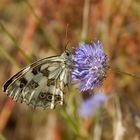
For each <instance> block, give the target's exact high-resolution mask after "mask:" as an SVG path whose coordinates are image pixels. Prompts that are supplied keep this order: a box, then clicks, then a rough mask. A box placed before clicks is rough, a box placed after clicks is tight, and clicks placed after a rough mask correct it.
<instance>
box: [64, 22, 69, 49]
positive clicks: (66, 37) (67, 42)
mask: <svg viewBox="0 0 140 140" xmlns="http://www.w3.org/2000/svg"><path fill="white" fill-rule="evenodd" d="M68 28H69V24H67V26H66V33H65V44H66V45H65V50H66V49H67V46H68V44H69V41H68V40H67V39H68Z"/></svg>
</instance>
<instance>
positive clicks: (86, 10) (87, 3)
mask: <svg viewBox="0 0 140 140" xmlns="http://www.w3.org/2000/svg"><path fill="white" fill-rule="evenodd" d="M89 8H90V0H85V3H84V10H83V22H82V23H83V25H82V33H81V40H82V41H85V40H86V38H87V33H88V20H89V19H88V18H89Z"/></svg>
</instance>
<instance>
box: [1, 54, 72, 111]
mask: <svg viewBox="0 0 140 140" xmlns="http://www.w3.org/2000/svg"><path fill="white" fill-rule="evenodd" d="M70 65H71V54H70V52H68V51H65V52H64V53H63V54H62V55H60V56H55V57H50V58H44V59H41V60H39V61H36V62H35V63H33V64H31V65H29V66H27V67H25V68H23V69H22V70H21V71H19V72H18V73H17V74H15V75H14V76H13V77H11V78H10V79H9V80H8V81H7V82H6V83H5V84H4V86H3V91H4V92H6V94H7V95H8V96H9V97H11V98H12V99H13V100H15V101H20V102H25V103H26V104H28V105H30V104H31V105H32V106H33V107H34V108H36V107H42V108H44V109H45V108H51V109H53V108H54V107H55V106H56V105H58V104H59V105H62V104H63V93H64V88H65V87H66V86H67V85H68V84H69V83H70V75H71V72H70V68H69V66H70Z"/></svg>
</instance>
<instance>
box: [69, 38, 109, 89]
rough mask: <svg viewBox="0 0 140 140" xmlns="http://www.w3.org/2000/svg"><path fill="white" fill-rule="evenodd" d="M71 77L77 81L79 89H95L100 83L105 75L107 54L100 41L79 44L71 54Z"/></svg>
mask: <svg viewBox="0 0 140 140" xmlns="http://www.w3.org/2000/svg"><path fill="white" fill-rule="evenodd" d="M73 61H74V69H73V73H72V79H73V80H76V81H77V84H78V86H79V88H80V90H81V91H86V90H89V89H90V90H91V89H95V88H96V87H99V86H101V85H102V82H103V80H104V79H105V78H106V75H107V69H108V65H107V55H106V54H105V53H104V50H103V47H102V43H101V42H99V41H98V42H97V43H94V42H93V43H92V44H80V45H79V47H78V48H76V50H75V54H74V55H73Z"/></svg>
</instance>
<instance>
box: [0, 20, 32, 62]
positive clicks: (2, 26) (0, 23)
mask: <svg viewBox="0 0 140 140" xmlns="http://www.w3.org/2000/svg"><path fill="white" fill-rule="evenodd" d="M0 28H1V29H2V30H3V31H4V32H5V33H6V34H7V36H8V37H9V38H10V39H11V40H12V41H13V43H14V44H15V47H16V49H17V50H19V52H20V53H21V55H22V56H23V58H24V59H25V61H26V62H27V63H30V62H31V59H30V58H29V57H28V56H27V55H26V54H25V52H24V51H23V50H22V49H21V47H20V46H19V44H18V43H17V40H16V39H15V37H14V36H13V35H12V34H11V33H10V32H9V31H8V30H7V28H6V27H5V26H4V24H3V23H2V22H0Z"/></svg>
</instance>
